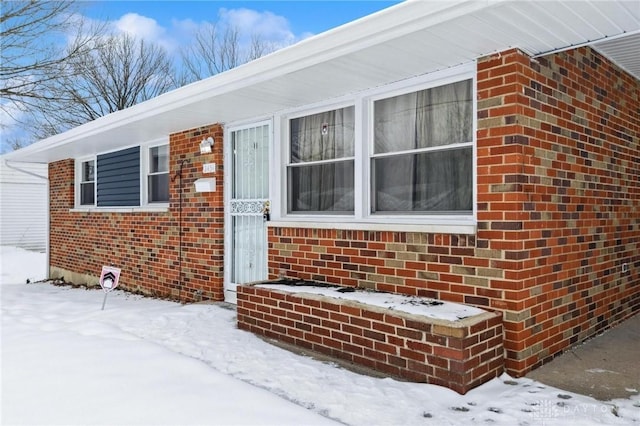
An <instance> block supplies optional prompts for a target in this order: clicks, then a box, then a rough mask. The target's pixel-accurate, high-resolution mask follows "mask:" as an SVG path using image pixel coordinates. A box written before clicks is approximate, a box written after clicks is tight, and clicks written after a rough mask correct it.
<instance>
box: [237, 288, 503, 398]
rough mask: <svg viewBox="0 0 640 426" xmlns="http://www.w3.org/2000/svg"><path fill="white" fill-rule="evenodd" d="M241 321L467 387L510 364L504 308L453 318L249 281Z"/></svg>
mask: <svg viewBox="0 0 640 426" xmlns="http://www.w3.org/2000/svg"><path fill="white" fill-rule="evenodd" d="M238 327H239V328H241V329H244V330H249V331H251V332H254V333H256V334H260V335H263V336H267V337H269V338H274V339H278V340H281V341H283V342H286V343H290V344H292V345H296V346H299V347H303V348H307V349H311V350H314V351H317V352H320V353H323V354H326V355H330V356H332V357H335V358H340V359H344V360H346V361H348V362H351V363H354V364H358V365H363V366H365V367H368V368H371V369H374V370H377V371H381V372H383V373H385V374H388V375H392V376H396V377H401V378H404V379H407V380H411V381H415V382H426V383H432V384H437V385H441V386H446V387H448V388H450V389H453V390H455V391H456V392H459V393H462V394H464V393H466V392H467V391H468V390H470V389H471V388H473V387H475V386H478V385H480V384H482V383H484V382H486V381H488V380H491V379H493V378H494V377H497V376H499V375H500V374H501V373H502V371H503V366H504V350H503V347H502V339H503V337H502V336H503V333H502V321H501V315H500V314H499V313H498V314H496V313H483V314H481V315H478V316H475V317H470V318H466V319H463V320H458V321H455V322H451V321H443V320H434V319H431V318H428V317H426V316H418V315H411V314H405V313H403V312H399V311H390V310H387V309H381V308H377V307H375V306H371V305H367V304H362V303H356V302H350V301H345V300H340V299H335V298H331V297H324V296H318V295H310V294H291V293H288V292H283V291H279V290H273V289H269V288H263V287H254V286H250V285H249V286H246V285H245V286H239V287H238Z"/></svg>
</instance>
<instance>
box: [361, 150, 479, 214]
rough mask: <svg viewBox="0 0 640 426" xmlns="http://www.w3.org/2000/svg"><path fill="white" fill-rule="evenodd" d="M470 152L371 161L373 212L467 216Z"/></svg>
mask: <svg viewBox="0 0 640 426" xmlns="http://www.w3.org/2000/svg"><path fill="white" fill-rule="evenodd" d="M472 170H473V167H472V149H471V148H470V147H469V148H461V149H452V150H444V151H435V152H426V153H421V154H408V155H395V156H392V157H382V158H375V159H373V160H372V176H373V180H374V182H373V194H372V195H373V200H374V202H373V208H372V212H389V213H392V212H439V213H442V212H469V211H471V210H472V202H473V191H472V175H471V174H472Z"/></svg>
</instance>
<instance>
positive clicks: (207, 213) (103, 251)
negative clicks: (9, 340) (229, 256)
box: [49, 125, 224, 301]
mask: <svg viewBox="0 0 640 426" xmlns="http://www.w3.org/2000/svg"><path fill="white" fill-rule="evenodd" d="M207 136H214V137H215V140H216V144H215V145H214V151H213V153H212V154H204V155H202V154H200V153H199V144H200V141H201V140H202V138H203V137H207ZM221 141H222V128H221V127H220V126H217V125H214V126H208V127H203V128H199V129H194V130H189V131H185V132H181V133H177V134H174V135H171V137H170V160H169V164H170V166H169V167H170V176H171V177H172V178H173V177H174V176H175V175H176V173H177V172H178V170H179V166H180V162H181V161H182V160H188V163H185V164H184V167H183V174H182V180H183V182H182V185H183V202H182V230H183V235H182V256H181V257H182V259H180V250H179V248H180V244H179V242H180V233H179V231H180V224H179V221H180V192H179V191H180V179H179V178H176V179H174V180H172V181H171V182H170V200H171V201H170V206H169V209H168V211H166V212H148V211H147V212H133V213H131V212H128V213H125V212H97V211H92V212H86V211H84V212H83V211H72V210H71V209H73V207H74V161H73V160H63V161H58V162H55V163H51V164H50V165H49V177H50V194H51V202H50V204H51V205H50V220H51V225H50V267H51V268H50V269H51V272H52V273H51V275H52V277H60V276H65V275H66V277H67V279H69V277H70V275H72V274H74V273H75V274H80V275H81V276H83V277H84V278H85V279H86V281H91V282H90V283H89V284H95V283H97V280H98V277H99V275H100V271H101V268H102V265H109V264H111V263H113V264H114V265H115V266H117V267H119V268H121V269H122V275H121V277H120V286H121V287H122V288H124V289H128V290H130V291H137V292H141V293H144V294H149V295H155V296H160V297H169V298H176V299H177V298H180V299H181V300H187V301H194V300H207V299H211V300H222V299H223V298H224V296H223V290H222V280H223V253H224V247H223V246H224V244H223V242H224V237H223V233H224V224H223V222H224V209H223V189H222V188H223V178H222V143H221ZM204 162H216V163H217V164H218V172H217V173H216V175H215V176H216V179H217V182H216V183H217V191H216V192H209V193H196V192H195V188H194V182H195V180H196V179H198V178H200V177H203V175H202V164H203V163H204ZM208 176H209V175H207V177H208ZM180 264H182V266H181V265H180ZM180 269H182V274H181V273H180Z"/></svg>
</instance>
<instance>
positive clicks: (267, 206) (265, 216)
mask: <svg viewBox="0 0 640 426" xmlns="http://www.w3.org/2000/svg"><path fill="white" fill-rule="evenodd" d="M262 220H264V221H265V222H268V221H270V220H271V203H270V202H269V201H265V202H264V204H263V205H262Z"/></svg>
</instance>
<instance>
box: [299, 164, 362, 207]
mask: <svg viewBox="0 0 640 426" xmlns="http://www.w3.org/2000/svg"><path fill="white" fill-rule="evenodd" d="M288 175H289V176H288V178H289V213H292V212H334V213H335V212H344V213H353V206H354V201H353V197H354V194H353V188H354V170H353V161H340V162H336V163H329V164H318V165H314V166H301V167H289V173H288Z"/></svg>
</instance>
